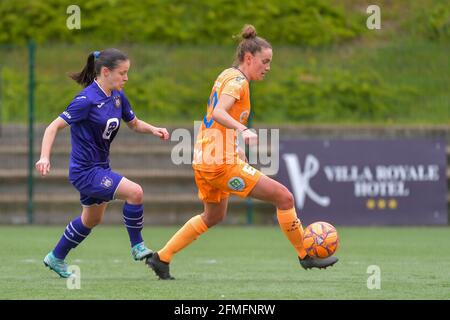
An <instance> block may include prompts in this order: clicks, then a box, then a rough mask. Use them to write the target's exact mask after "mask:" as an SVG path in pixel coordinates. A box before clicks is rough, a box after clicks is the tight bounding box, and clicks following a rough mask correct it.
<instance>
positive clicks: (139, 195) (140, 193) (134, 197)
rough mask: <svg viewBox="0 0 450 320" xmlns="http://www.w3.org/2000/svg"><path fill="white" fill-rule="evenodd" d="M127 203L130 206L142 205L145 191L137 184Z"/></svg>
mask: <svg viewBox="0 0 450 320" xmlns="http://www.w3.org/2000/svg"><path fill="white" fill-rule="evenodd" d="M127 202H128V203H130V204H141V203H142V202H144V190H142V187H141V186H140V185H138V184H136V185H135V186H134V187H133V189H132V190H131V192H130V195H129V197H128V199H127Z"/></svg>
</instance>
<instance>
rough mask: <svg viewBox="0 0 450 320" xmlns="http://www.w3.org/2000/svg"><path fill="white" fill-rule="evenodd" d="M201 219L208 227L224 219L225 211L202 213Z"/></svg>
mask: <svg viewBox="0 0 450 320" xmlns="http://www.w3.org/2000/svg"><path fill="white" fill-rule="evenodd" d="M202 219H203V221H204V222H205V224H206V225H207V226H208V228H211V227H213V226H215V225H216V224H219V223H221V222H222V221H223V220H224V219H225V213H222V212H220V213H217V214H202Z"/></svg>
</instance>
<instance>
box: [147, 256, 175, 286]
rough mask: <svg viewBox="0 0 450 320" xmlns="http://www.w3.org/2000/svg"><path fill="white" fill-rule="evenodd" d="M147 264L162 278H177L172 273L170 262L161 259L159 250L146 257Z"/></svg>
mask: <svg viewBox="0 0 450 320" xmlns="http://www.w3.org/2000/svg"><path fill="white" fill-rule="evenodd" d="M145 264H146V265H148V266H149V267H150V268H152V270H153V271H154V272H155V273H156V275H157V276H158V277H159V279H160V280H175V278H174V277H172V276H171V275H170V272H169V264H168V263H167V262H164V261H161V260H160V259H159V255H158V253H157V252H155V253H154V254H153V255H151V256H149V257H147V258H146V259H145Z"/></svg>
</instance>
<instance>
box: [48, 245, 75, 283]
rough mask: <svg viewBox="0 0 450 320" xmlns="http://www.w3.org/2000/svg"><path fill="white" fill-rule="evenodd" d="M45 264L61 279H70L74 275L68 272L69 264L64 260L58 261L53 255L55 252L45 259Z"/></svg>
mask: <svg viewBox="0 0 450 320" xmlns="http://www.w3.org/2000/svg"><path fill="white" fill-rule="evenodd" d="M44 264H45V266H46V267H49V268H50V270H53V271H55V272H56V273H57V274H58V275H59V276H60V277H61V278H69V277H70V276H71V275H72V273H70V272H69V271H68V270H67V267H68V265H67V263H65V262H64V260H63V259H58V258H56V257H55V255H54V254H53V251H52V252H50V253H49V254H47V255H46V256H45V258H44Z"/></svg>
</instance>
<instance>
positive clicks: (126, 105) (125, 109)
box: [120, 92, 136, 122]
mask: <svg viewBox="0 0 450 320" xmlns="http://www.w3.org/2000/svg"><path fill="white" fill-rule="evenodd" d="M120 97H121V99H122V119H123V120H124V121H125V122H130V121H131V120H133V119H134V118H135V117H136V115H135V114H134V112H133V110H132V109H131V104H130V102H129V101H128V99H127V97H126V96H125V94H124V93H123V92H120Z"/></svg>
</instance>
